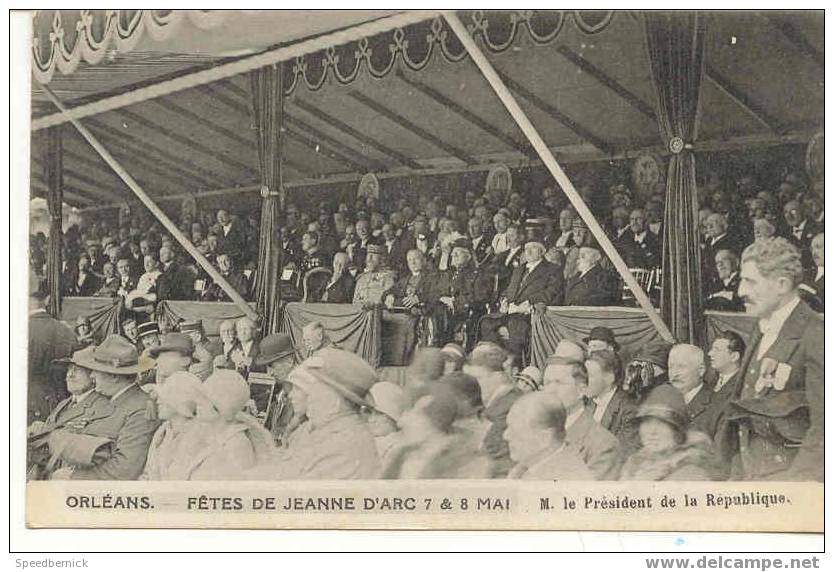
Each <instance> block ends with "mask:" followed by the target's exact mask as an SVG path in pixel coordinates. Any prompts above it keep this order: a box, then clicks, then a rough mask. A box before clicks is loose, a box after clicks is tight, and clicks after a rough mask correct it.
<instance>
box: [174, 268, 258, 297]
mask: <svg viewBox="0 0 834 572" xmlns="http://www.w3.org/2000/svg"><path fill="white" fill-rule="evenodd" d="M223 277H224V278H225V279H226V281H227V282H228V283H229V284H230V285H231V287H232V288H234V289H235V290H237V293H238V294H240V295H241V296H243V298H244V300H248V299H249V293H250V292H249V281H248V280H246V275H245V274H244V273H243V272H240V271H238V270H233V271H232V272H230V273H229V274H226V275H224V276H223ZM160 278H161V277H160ZM203 300H206V301H231V298H229V296H228V295H226V292H225V291H224V290H223V288H221V287H220V285H219V284H217V283H216V282H212V283H211V285H210V286H209V287H208V289H206V292H205V294H203Z"/></svg>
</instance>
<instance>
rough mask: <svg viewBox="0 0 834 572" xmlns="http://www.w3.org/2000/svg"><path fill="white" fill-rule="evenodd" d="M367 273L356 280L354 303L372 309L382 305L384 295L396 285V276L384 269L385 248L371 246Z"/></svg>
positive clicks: (366, 262) (369, 247)
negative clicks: (371, 307) (374, 306)
mask: <svg viewBox="0 0 834 572" xmlns="http://www.w3.org/2000/svg"><path fill="white" fill-rule="evenodd" d="M367 250H368V253H367V257H366V259H365V272H363V273H362V274H360V275H359V277H358V278H357V279H356V288H355V289H354V292H353V303H354V304H361V305H362V306H364V307H370V306H373V305H375V304H381V303H382V295H383V294H384V293H385V292H386V291H387V290H388V289H389V288H391V287H392V286H393V285H394V282H395V280H396V274H395V273H394V272H393V271H392V270H389V269H387V268H385V267H384V263H385V247H384V246H382V245H379V244H369V245H368V249H367Z"/></svg>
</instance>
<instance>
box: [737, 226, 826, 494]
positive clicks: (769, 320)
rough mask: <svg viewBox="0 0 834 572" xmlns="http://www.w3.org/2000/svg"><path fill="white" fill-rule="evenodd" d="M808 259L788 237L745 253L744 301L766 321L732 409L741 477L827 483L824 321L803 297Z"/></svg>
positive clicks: (757, 245)
mask: <svg viewBox="0 0 834 572" xmlns="http://www.w3.org/2000/svg"><path fill="white" fill-rule="evenodd" d="M802 277H803V267H802V255H801V253H800V252H799V249H798V248H796V247H795V246H794V245H792V244H790V242H788V241H787V240H786V239H784V238H775V239H773V240H770V241H765V242H756V243H754V244H753V245H751V246H749V247H748V248H747V249H746V250H745V251H744V254H743V256H742V265H741V285H740V286H739V296H740V297H741V298H742V300H743V301H744V305H745V307H746V309H747V312H748V313H750V314H752V315H754V316H756V317H758V318H759V327H758V329H757V330H756V332H755V333H754V334H753V339H752V340H751V343H750V345H749V346H748V349H747V352H746V355H745V357H744V359H743V360H742V366H741V372H742V376H743V377H742V384H741V391H740V395H739V396H738V397H737V399H734V400H733V401H732V402H731V404H730V410H729V414H728V420H729V426H728V427H729V429H728V430H729V431H730V435H729V436H728V437H731V438H734V439H736V440H737V442H736V443H735V444H734V445H735V446H734V448H733V450H732V452H734V455H733V463H732V475H733V478H741V479H746V480H765V479H767V480H800V481H805V480H817V481H822V480H823V473H824V466H823V450H824V435H823V430H824V418H825V402H824V400H823V372H824V367H825V363H824V362H825V358H824V346H823V339H824V331H823V321H822V319H820V318H819V316H817V315H816V314H815V313H814V312H813V311H812V310H811V309H810V308H809V307H808V305H807V304H805V302H803V301H802V300H801V299H800V298H799V294H798V287H799V284H800V283H801V282H802Z"/></svg>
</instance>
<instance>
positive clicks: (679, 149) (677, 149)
mask: <svg viewBox="0 0 834 572" xmlns="http://www.w3.org/2000/svg"><path fill="white" fill-rule="evenodd" d="M684 149H692V143H685V142H684V140H683V139H681V138H680V137H672V138H671V139H669V151H671V152H672V153H673V154H674V155H679V154H680V153H683V150H684Z"/></svg>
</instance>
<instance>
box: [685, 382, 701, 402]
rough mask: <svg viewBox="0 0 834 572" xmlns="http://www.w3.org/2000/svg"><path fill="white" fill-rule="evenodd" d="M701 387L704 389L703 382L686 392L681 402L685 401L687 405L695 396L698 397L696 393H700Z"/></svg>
mask: <svg viewBox="0 0 834 572" xmlns="http://www.w3.org/2000/svg"><path fill="white" fill-rule="evenodd" d="M702 387H704V382H703V381H702V382H701V383H699V384H698V385H696V386H695V387H693V388H692V389H690V390H689V391H687V392H686V395H684V396H683V400H684V401H686V404H687V405H689V403H690V402H691V401H692V400H693V399H695V396H696V395H698V392H699V391H701V388H702Z"/></svg>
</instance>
